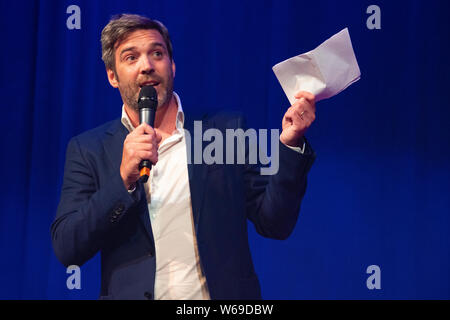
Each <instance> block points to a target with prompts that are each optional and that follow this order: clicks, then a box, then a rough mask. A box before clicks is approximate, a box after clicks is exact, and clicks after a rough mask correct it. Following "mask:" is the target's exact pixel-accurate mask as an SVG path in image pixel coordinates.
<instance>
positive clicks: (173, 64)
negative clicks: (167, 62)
mask: <svg viewBox="0 0 450 320" xmlns="http://www.w3.org/2000/svg"><path fill="white" fill-rule="evenodd" d="M175 69H176V68H175V61H173V60H172V75H173V77H174V78H175Z"/></svg>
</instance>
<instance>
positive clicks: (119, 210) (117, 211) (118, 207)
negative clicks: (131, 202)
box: [114, 204, 125, 215]
mask: <svg viewBox="0 0 450 320" xmlns="http://www.w3.org/2000/svg"><path fill="white" fill-rule="evenodd" d="M124 209H125V206H124V205H123V204H119V205H118V206H117V207H116V209H115V210H114V212H115V213H116V214H118V215H119V214H121V213H122V212H123V210H124Z"/></svg>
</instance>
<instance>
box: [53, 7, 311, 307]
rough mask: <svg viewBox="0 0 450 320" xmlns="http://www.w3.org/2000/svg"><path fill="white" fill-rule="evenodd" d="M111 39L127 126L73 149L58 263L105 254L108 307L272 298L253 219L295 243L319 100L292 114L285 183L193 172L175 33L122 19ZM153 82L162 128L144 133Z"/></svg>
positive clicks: (219, 119) (225, 172)
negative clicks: (143, 171) (260, 269)
mask: <svg viewBox="0 0 450 320" xmlns="http://www.w3.org/2000/svg"><path fill="white" fill-rule="evenodd" d="M101 40H102V58H103V60H104V62H105V66H106V72H107V75H108V80H109V82H110V84H111V85H112V86H113V87H114V88H118V89H119V91H120V94H121V96H122V100H123V107H122V117H121V119H118V120H115V121H112V122H109V123H106V124H105V125H103V126H100V127H98V128H95V129H93V130H90V131H88V132H85V133H83V134H81V135H79V136H77V137H74V138H72V139H71V141H70V142H69V145H68V148H67V156H66V165H65V172H64V181H63V187H62V192H61V201H60V204H59V206H58V211H57V215H56V219H55V221H54V222H53V224H52V228H51V233H52V241H53V246H54V249H55V253H56V255H57V257H58V258H59V259H60V261H61V262H62V263H63V264H64V265H71V264H75V265H82V264H83V263H84V262H86V261H87V260H89V259H90V258H91V257H93V256H94V255H95V254H96V253H97V252H99V251H100V252H101V270H102V279H101V297H100V298H104V299H259V298H261V293H260V287H259V281H258V279H257V277H256V275H255V271H254V268H253V263H252V260H251V255H250V250H249V246H248V236H247V219H250V220H251V221H252V222H253V223H254V225H255V228H256V230H257V231H258V233H260V234H261V235H263V236H266V237H271V238H275V239H285V238H286V237H287V236H288V235H289V234H290V233H291V231H292V230H293V228H294V226H295V223H296V220H297V216H298V213H299V209H300V203H301V200H302V198H303V195H304V193H305V188H306V175H307V172H308V170H309V168H310V166H311V165H312V163H313V160H314V153H313V151H312V150H311V148H310V146H309V145H308V143H306V140H305V139H304V138H303V135H304V133H305V131H306V130H307V128H308V127H309V126H310V125H311V123H312V122H313V121H314V117H315V116H314V114H315V105H314V96H313V95H312V94H310V93H307V92H300V93H299V94H298V96H297V98H298V100H297V102H296V103H295V104H294V105H293V106H291V107H290V108H289V109H288V111H287V112H286V114H285V115H284V118H283V122H282V126H283V131H282V133H281V135H280V143H279V148H280V149H279V171H278V173H277V174H275V175H272V176H263V175H261V174H260V173H259V170H258V167H257V166H255V165H250V164H248V163H246V164H244V165H217V164H213V165H206V164H190V163H188V161H187V158H188V157H187V154H188V152H191V151H192V150H188V148H189V147H190V146H189V144H188V143H187V141H186V133H185V131H184V130H183V129H186V130H187V131H188V132H191V133H193V131H192V126H193V121H192V120H193V119H189V116H187V117H186V118H185V114H184V112H183V109H182V106H181V101H180V99H179V97H178V96H177V95H176V93H174V92H173V79H174V77H175V62H174V60H173V53H172V45H171V42H170V37H169V34H168V31H167V29H166V28H165V27H164V26H163V25H162V24H161V23H159V22H157V21H153V20H150V19H148V18H145V17H142V16H137V15H119V16H116V17H114V18H113V19H112V20H111V21H110V22H109V23H108V25H107V26H106V27H105V28H104V29H103V31H102V37H101ZM144 85H152V86H154V88H155V89H156V91H157V94H158V107H157V112H156V117H155V125H154V128H152V127H150V126H149V125H147V124H139V113H138V106H137V101H138V95H139V92H140V88H141V87H142V86H144ZM187 113H189V111H188V112H187ZM202 125H203V130H206V129H208V128H212V127H214V128H217V129H219V130H221V131H222V132H225V129H226V128H240V127H242V126H243V124H242V119H241V118H240V117H235V116H231V115H218V116H214V117H204V118H203V119H202ZM144 159H149V160H150V161H151V162H152V163H153V167H152V169H151V173H150V178H149V181H148V182H147V183H145V184H143V183H141V182H139V181H138V179H139V171H138V170H139V169H138V166H139V163H140V162H141V161H142V160H144Z"/></svg>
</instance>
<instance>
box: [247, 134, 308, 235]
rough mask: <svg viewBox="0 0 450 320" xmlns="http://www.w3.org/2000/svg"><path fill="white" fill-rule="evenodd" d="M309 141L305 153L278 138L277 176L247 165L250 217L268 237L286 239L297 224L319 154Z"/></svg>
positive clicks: (248, 211)
mask: <svg viewBox="0 0 450 320" xmlns="http://www.w3.org/2000/svg"><path fill="white" fill-rule="evenodd" d="M305 142H306V146H305V152H304V153H303V154H301V153H299V152H297V151H295V150H292V149H290V148H289V147H287V146H285V145H284V144H283V143H281V142H279V140H278V143H279V169H278V172H277V173H276V174H274V175H261V174H260V166H258V165H246V168H245V171H244V184H245V190H246V212H247V217H248V219H250V221H252V222H253V224H254V225H255V229H256V231H257V232H258V233H259V234H260V235H262V236H264V237H268V238H273V239H280V240H282V239H286V238H287V237H288V236H289V235H290V234H291V233H292V231H293V229H294V227H295V224H296V222H297V218H298V215H299V212H300V205H301V202H302V199H303V196H304V195H305V192H306V184H307V174H308V172H309V170H310V168H311V166H312V164H313V162H314V160H315V157H316V154H315V152H314V151H313V150H312V148H311V146H310V145H309V143H308V141H307V140H306V139H305ZM247 154H248V153H247ZM271 156H272V157H273V155H272V154H271ZM246 163H247V164H248V163H249V162H248V161H246Z"/></svg>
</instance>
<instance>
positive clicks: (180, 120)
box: [120, 91, 184, 132]
mask: <svg viewBox="0 0 450 320" xmlns="http://www.w3.org/2000/svg"><path fill="white" fill-rule="evenodd" d="M173 95H174V96H175V99H176V101H177V105H178V111H177V118H176V123H175V126H176V129H177V130H179V129H183V127H184V112H183V108H182V106H181V99H180V97H179V96H178V94H177V93H176V92H175V91H174V92H173ZM120 121H121V122H122V124H123V125H124V126H125V128H127V130H128V131H129V132H131V131H133V130H134V129H135V128H134V127H133V125H132V124H131V120H130V118H129V117H128V114H127V112H126V111H125V105H122V118H121V119H120Z"/></svg>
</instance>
